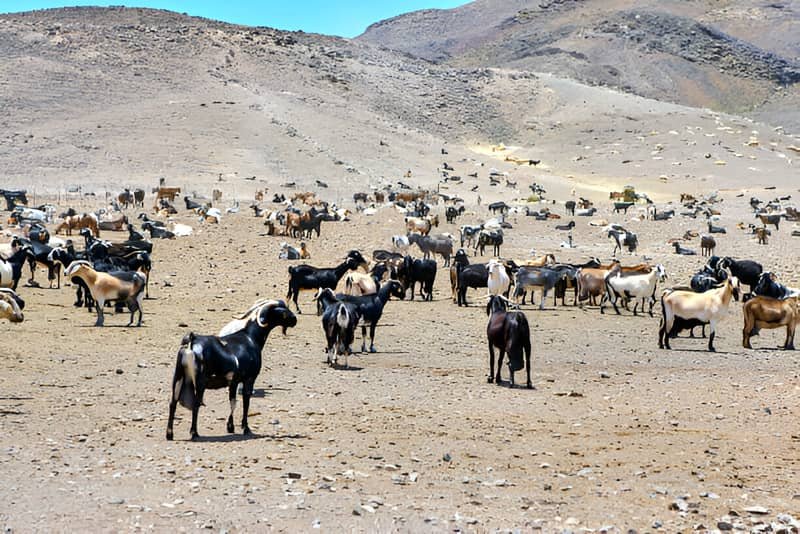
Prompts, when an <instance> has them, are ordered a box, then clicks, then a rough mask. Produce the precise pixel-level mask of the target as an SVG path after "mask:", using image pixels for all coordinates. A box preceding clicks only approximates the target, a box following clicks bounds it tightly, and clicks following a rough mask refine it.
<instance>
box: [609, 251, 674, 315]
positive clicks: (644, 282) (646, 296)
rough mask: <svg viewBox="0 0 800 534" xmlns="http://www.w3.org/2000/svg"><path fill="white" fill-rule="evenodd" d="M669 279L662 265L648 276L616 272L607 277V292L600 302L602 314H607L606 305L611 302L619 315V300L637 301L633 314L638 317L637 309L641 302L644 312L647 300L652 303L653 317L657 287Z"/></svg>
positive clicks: (651, 311) (651, 313) (651, 312)
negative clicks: (659, 283)
mask: <svg viewBox="0 0 800 534" xmlns="http://www.w3.org/2000/svg"><path fill="white" fill-rule="evenodd" d="M665 278H667V272H666V271H665V270H664V266H663V265H661V264H658V265H656V267H655V269H653V270H652V271H650V272H649V273H647V274H632V275H627V276H626V275H623V274H622V271H616V272H613V273H609V274H608V275H606V280H605V283H606V292H605V294H604V295H603V298H602V300H601V301H600V313H605V312H604V308H605V303H606V302H608V301H611V304H612V305H613V306H614V311H615V312H617V315H619V313H620V312H619V308H618V307H617V301H618V300H619V299H627V300H630V299H636V303H635V304H634V305H633V314H634V315H636V308H637V307H638V306H639V300H641V304H642V311H644V305H645V300H649V301H650V317H652V316H653V305H654V304H655V303H656V286H657V285H658V282H663V281H664V279H665Z"/></svg>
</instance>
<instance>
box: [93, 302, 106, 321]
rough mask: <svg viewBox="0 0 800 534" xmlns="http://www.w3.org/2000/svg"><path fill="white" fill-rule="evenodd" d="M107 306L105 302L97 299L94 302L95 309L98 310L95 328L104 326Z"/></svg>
mask: <svg viewBox="0 0 800 534" xmlns="http://www.w3.org/2000/svg"><path fill="white" fill-rule="evenodd" d="M104 306H105V302H104V301H102V300H100V299H97V300H95V301H94V307H95V309H96V310H97V321H95V323H94V325H95V326H103V322H104V316H103V313H104V312H103V307H104Z"/></svg>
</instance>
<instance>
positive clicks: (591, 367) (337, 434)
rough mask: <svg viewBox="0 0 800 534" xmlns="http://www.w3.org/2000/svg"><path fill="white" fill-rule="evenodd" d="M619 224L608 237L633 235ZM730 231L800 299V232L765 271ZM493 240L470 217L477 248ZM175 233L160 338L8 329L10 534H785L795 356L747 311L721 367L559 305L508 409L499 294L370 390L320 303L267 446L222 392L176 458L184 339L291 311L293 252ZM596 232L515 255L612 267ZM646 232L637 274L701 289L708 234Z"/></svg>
mask: <svg viewBox="0 0 800 534" xmlns="http://www.w3.org/2000/svg"><path fill="white" fill-rule="evenodd" d="M784 192H786V191H778V193H784ZM754 193H756V194H764V193H765V192H764V191H754ZM607 204H608V202H607V201H606V202H604V203H603V205H604V207H603V209H602V210H601V213H599V214H598V217H603V218H607V219H609V220H615V221H621V219H620V218H615V217H613V216H612V215H611V214H610V213H609V211H608V209H607V208H608V206H607ZM722 206H723V207H724V210H725V221H726V224H727V225H728V226H729V232H730V233H729V234H728V235H727V236H723V237H722V238H720V240H719V241H720V245H719V249H718V252H719V253H721V254H735V255H736V256H742V257H754V258H759V259H761V260H762V261H764V263H765V265H767V266H768V267H769V268H771V269H774V270H775V271H776V272H778V273H780V274H781V276H782V277H783V279H784V280H785V281H786V282H787V283H798V282H800V281H798V280H797V279H796V273H795V269H794V266H795V265H796V262H797V251H798V248H797V246H798V245H797V238H792V237H790V231H791V229H790V227H789V226H788V225H787V226H786V227H784V228H782V230H781V231H780V232H774V233H773V237H772V241H771V242H770V245H769V246H768V247H763V246H759V245H757V244H756V243H755V241H754V240H753V239H752V238H751V237H750V236H749V235H747V234H745V233H744V232H741V231H739V230H737V229H735V228H734V227H733V225H734V223H735V222H738V221H739V220H744V221H745V222H747V221H748V219H749V215H748V210H747V209H746V200H745V199H744V198H736V197H735V196H733V195H725V200H724V202H723V204H722ZM556 209H560V208H556ZM484 216H485V214H484V211H483V210H482V209H480V208H477V207H473V208H472V210H471V211H470V212H468V213H467V214H466V215H465V217H464V219H463V220H462V221H461V222H472V221H476V220H478V219H480V218H482V217H484ZM179 220H181V221H182V222H186V223H188V224H191V225H193V226H195V227H196V228H197V231H196V232H197V233H196V234H195V235H193V236H191V237H188V238H185V239H182V240H176V241H166V242H157V243H156V247H155V253H154V256H155V258H156V265H155V269H154V271H153V275H152V290H151V292H152V297H153V298H152V299H151V300H147V301H146V302H145V307H144V310H145V316H144V317H145V322H144V326H143V327H142V328H124V327H123V325H124V324H125V323H126V322H127V317H126V316H111V317H109V318H107V326H106V327H105V328H102V329H100V328H94V327H92V326H91V325H92V324H93V322H94V317H93V315H91V314H88V313H86V312H85V311H83V310H76V309H74V308H73V307H72V301H73V297H74V294H73V291H72V288H71V287H69V286H68V284H65V287H63V288H62V289H61V290H57V289H47V288H30V287H23V288H22V289H21V294H22V295H23V296H24V298H25V299H26V301H27V307H26V310H25V312H26V319H25V322H24V323H22V324H19V325H9V324H7V323H6V324H5V326H4V327H3V328H4V330H5V332H6V340H7V344H6V346H7V352H6V357H5V363H6V373H5V376H6V379H5V380H4V381H3V384H2V386H0V422H1V423H2V428H3V432H2V433H1V434H0V451H2V455H0V462H1V463H2V466H3V467H2V470H3V473H4V477H5V478H4V482H5V483H4V485H3V488H2V489H0V502H1V503H2V506H0V509H2V512H0V522H1V523H2V524H3V525H4V526H6V527H7V528H9V529H11V530H12V531H29V530H51V529H53V528H59V527H58V526H59V525H69V528H70V529H71V530H73V529H77V530H85V529H91V530H94V529H98V528H101V529H103V530H140V529H145V530H146V529H156V530H163V529H167V528H169V529H174V528H185V529H192V530H193V529H199V528H210V529H214V530H220V531H222V530H226V531H238V530H245V529H247V530H253V529H266V528H271V529H275V530H279V531H297V530H312V529H314V528H321V529H326V530H342V529H348V530H350V529H352V530H358V531H374V530H381V531H386V530H400V531H416V532H419V531H452V530H453V529H461V530H465V531H485V530H494V529H518V528H521V529H523V530H529V529H532V530H535V529H541V530H543V531H546V532H551V531H557V530H565V529H566V530H572V531H580V530H583V529H589V530H605V531H612V532H616V531H627V530H628V529H629V528H634V529H636V530H639V531H649V530H660V529H663V530H667V531H675V530H680V531H686V530H692V529H697V530H706V529H715V528H719V529H725V528H727V524H730V525H736V528H739V527H742V528H744V529H753V530H755V531H759V530H762V531H763V529H764V528H766V525H768V524H769V523H770V522H774V523H775V524H776V526H781V528H784V529H786V528H789V527H788V526H786V522H787V521H788V522H789V524H791V523H792V520H791V519H790V518H788V517H787V516H785V515H784V514H790V515H794V516H795V517H797V515H798V502H800V501H798V499H800V495H798V491H797V487H796V485H795V484H794V483H793V481H794V478H795V472H796V471H797V469H798V460H799V459H798V456H797V454H796V449H797V444H798V440H800V436H798V434H797V432H796V431H795V425H794V423H793V421H794V415H793V410H794V406H795V404H796V402H797V398H798V375H797V370H796V366H795V365H794V358H793V356H792V353H789V352H784V351H781V350H776V349H775V347H777V346H778V345H779V344H780V343H781V342H782V340H783V337H782V336H783V334H782V332H778V331H764V332H763V333H762V335H761V336H760V337H759V338H756V340H755V341H754V345H755V346H756V347H757V348H756V350H743V349H742V348H741V323H742V319H741V306H740V305H738V304H737V305H735V306H734V310H733V312H732V315H731V317H730V318H728V319H727V320H726V321H724V322H723V323H722V325H721V327H720V332H719V335H718V341H717V348H718V352H717V353H716V354H711V353H708V352H706V351H705V350H704V349H705V340H700V339H697V340H691V339H680V340H676V341H675V343H674V346H675V350H673V351H671V352H665V351H663V350H659V349H658V348H657V345H656V335H657V328H658V320H659V319H658V315H659V313H658V310H656V317H654V318H650V317H646V316H645V317H641V316H640V317H633V316H631V315H630V314H629V313H625V312H623V316H622V317H617V316H615V315H613V314H606V315H600V313H599V311H598V310H597V308H594V307H585V308H577V307H573V306H569V305H568V306H565V307H562V306H560V305H558V306H554V305H553V303H552V301H550V300H548V302H547V306H546V308H545V310H544V311H539V310H537V309H534V308H533V307H531V306H530V305H528V306H525V307H524V309H525V312H526V313H527V314H528V316H529V318H530V320H531V324H532V329H533V346H534V349H533V350H534V359H533V382H534V384H535V386H536V389H535V390H533V391H528V390H524V389H510V388H508V387H497V386H495V385H491V384H487V383H486V374H487V354H486V352H487V351H486V347H485V341H484V339H485V323H486V316H485V313H484V310H483V308H482V307H481V302H482V300H481V298H480V295H481V294H480V292H478V291H474V292H471V293H470V299H471V301H472V304H473V306H471V307H469V308H467V309H464V308H458V307H457V306H455V305H454V304H453V303H452V301H451V300H450V290H449V282H448V277H447V274H446V271H445V270H443V269H440V271H439V274H438V276H437V282H436V290H435V295H434V301H433V302H431V303H424V302H419V301H418V300H417V301H414V302H410V301H406V302H396V301H393V302H390V303H389V305H388V307H387V310H386V314H385V316H384V319H383V320H382V324H381V326H380V328H379V329H378V338H377V347H378V350H379V352H378V353H377V354H359V355H356V356H354V357H352V358H351V359H350V364H351V366H352V368H351V369H350V370H333V369H330V368H328V367H327V366H326V365H325V364H324V361H323V360H324V356H323V353H322V347H323V334H322V330H321V327H320V322H319V318H318V317H317V316H316V315H314V314H313V313H312V310H313V309H314V306H313V303H312V300H311V295H310V294H304V295H303V296H302V297H301V301H300V302H301V309H303V310H304V311H305V312H306V313H305V314H302V315H300V316H299V323H298V326H297V327H296V328H294V329H292V330H290V331H289V333H288V335H287V336H286V337H283V336H282V335H280V334H279V333H274V334H273V335H272V337H271V338H270V339H269V341H268V344H267V347H266V349H265V352H264V355H265V368H264V370H263V372H262V375H261V376H260V378H259V380H258V382H257V395H256V398H255V399H254V401H253V403H252V405H251V410H250V417H251V425H252V428H253V430H254V432H255V435H254V436H253V437H250V438H243V437H242V436H241V435H240V434H236V435H228V434H226V433H225V428H224V419H225V418H226V416H227V411H228V403H227V400H226V399H225V395H223V394H221V393H219V392H211V393H210V394H209V395H208V396H207V399H206V402H207V406H206V407H204V408H203V409H202V411H201V416H200V432H201V434H202V436H203V439H202V440H201V441H200V442H197V443H193V442H189V441H184V440H185V439H187V438H188V430H189V429H188V424H189V421H188V418H187V415H188V414H187V412H185V411H183V410H180V411H179V415H180V417H181V418H180V419H179V420H178V421H177V423H176V437H177V441H175V442H171V443H170V442H167V441H165V439H164V431H165V426H166V415H167V400H168V396H169V383H170V379H171V374H172V369H173V366H174V358H175V354H176V350H177V347H178V344H179V342H180V339H181V338H182V336H183V335H184V334H185V333H186V332H188V331H190V330H191V331H195V332H201V333H213V332H215V331H217V330H218V329H219V328H220V327H221V326H222V325H223V324H225V323H226V322H227V321H228V320H229V319H230V318H231V316H232V315H234V314H235V313H237V312H238V311H240V310H243V309H245V308H247V307H248V306H249V304H250V303H251V302H253V301H254V300H256V299H258V298H263V297H282V296H283V295H284V294H285V288H286V281H287V278H288V277H287V274H286V268H287V262H285V261H278V260H277V259H276V258H277V252H278V247H279V242H280V241H281V240H282V239H281V238H279V237H276V238H270V237H266V236H263V235H261V234H262V233H263V226H262V225H261V222H260V220H258V219H255V218H253V217H251V216H250V215H246V214H244V213H242V214H238V215H230V216H227V217H225V218H224V219H223V222H222V224H221V225H220V226H218V227H217V226H200V225H199V224H198V223H197V221H196V220H195V219H194V217H193V216H192V215H181V216H180V217H179ZM578 222H579V224H578V226H577V228H576V229H575V234H574V238H575V242H576V243H577V244H578V248H576V249H573V250H561V249H559V246H558V244H559V242H560V241H561V240H562V239H563V238H564V236H561V235H556V232H555V231H554V230H552V229H551V226H552V225H553V223H545V222H533V221H531V220H529V218H525V217H519V218H517V219H514V220H512V224H514V226H515V227H514V229H513V230H511V231H509V232H508V234H507V235H508V245H507V246H505V247H504V248H503V255H504V256H506V257H525V256H526V255H527V253H528V251H529V250H530V249H531V248H535V249H536V250H537V251H539V252H555V253H556V255H557V257H558V258H559V260H564V261H580V260H583V259H584V258H586V257H588V256H594V255H598V256H601V257H604V258H605V257H608V256H609V252H610V250H611V242H610V241H609V240H607V239H606V238H605V237H603V236H601V235H599V233H598V230H597V229H596V228H592V227H589V226H588V225H587V224H586V220H580V218H579V221H578ZM628 224H629V225H631V226H632V227H633V228H635V230H636V231H638V232H639V236H640V241H641V242H642V248H641V249H640V254H641V255H637V256H635V257H632V258H630V259H626V262H634V261H639V260H641V259H642V258H648V259H651V261H654V262H662V263H663V264H664V265H665V267H666V269H667V272H668V274H669V276H670V278H669V280H668V285H678V284H684V283H686V282H687V281H688V276H689V274H690V273H691V272H693V271H694V270H695V269H696V268H697V267H698V266H699V265H701V264H702V261H703V260H702V258H700V257H695V258H686V257H679V256H675V255H673V254H670V253H669V246H668V245H667V244H666V243H665V241H666V238H667V237H669V236H678V235H680V234H682V233H683V232H684V231H685V230H686V229H689V228H694V227H698V228H697V229H699V225H698V223H697V222H695V221H690V220H686V219H682V218H679V219H676V220H674V221H671V222H667V223H655V222H639V223H628ZM401 227H402V218H401V216H399V215H398V214H397V213H396V212H395V210H394V209H393V208H390V207H387V208H384V209H382V210H381V211H380V212H379V214H378V215H376V216H374V217H365V216H358V215H357V216H355V217H354V220H353V221H352V222H350V223H331V224H327V225H324V226H323V239H314V240H311V241H310V242H309V248H310V250H311V253H312V258H313V261H312V263H313V264H315V265H321V266H324V265H332V264H335V263H336V262H338V261H339V260H340V259H341V258H342V257H343V256H344V254H345V252H346V251H347V250H348V249H350V248H358V249H361V250H362V251H365V252H368V251H371V250H372V249H373V248H385V247H387V244H388V237H389V236H390V235H391V234H393V233H398V232H399V231H401ZM440 229H441V230H444V231H450V232H455V231H456V227H454V226H449V225H446V226H444V227H443V228H440ZM105 237H111V238H112V239H121V236H115V235H113V234H108V235H107V236H105ZM688 246H693V247H695V248H696V246H697V243H696V242H695V243H689V244H688ZM37 279H38V280H43V279H44V273H43V272H39V273H38V276H37ZM538 298H539V297H538V295H537V303H538ZM726 523H727V524H726ZM794 524H795V525H796V523H794ZM778 531H780V530H778ZM784 531H787V530H784ZM787 532H788V531H787Z"/></svg>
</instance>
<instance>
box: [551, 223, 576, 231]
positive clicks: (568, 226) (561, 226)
mask: <svg viewBox="0 0 800 534" xmlns="http://www.w3.org/2000/svg"><path fill="white" fill-rule="evenodd" d="M573 228H575V221H570V222H569V223H568V224H557V225H556V230H563V231H568V230H572V229H573Z"/></svg>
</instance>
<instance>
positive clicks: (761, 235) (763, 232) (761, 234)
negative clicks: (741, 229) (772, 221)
mask: <svg viewBox="0 0 800 534" xmlns="http://www.w3.org/2000/svg"><path fill="white" fill-rule="evenodd" d="M755 233H756V236H758V244H759V245H766V244H767V242H768V239H767V235H768V233H767V227H766V226H762V227H761V228H756V229H755Z"/></svg>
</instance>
